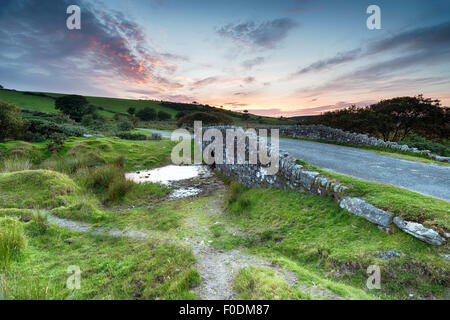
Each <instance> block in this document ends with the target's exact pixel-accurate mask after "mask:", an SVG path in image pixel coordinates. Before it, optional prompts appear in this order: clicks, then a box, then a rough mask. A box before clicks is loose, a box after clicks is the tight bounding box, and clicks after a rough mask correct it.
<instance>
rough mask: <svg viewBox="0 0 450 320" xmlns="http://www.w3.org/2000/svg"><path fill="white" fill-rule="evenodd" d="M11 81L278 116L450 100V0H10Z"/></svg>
mask: <svg viewBox="0 0 450 320" xmlns="http://www.w3.org/2000/svg"><path fill="white" fill-rule="evenodd" d="M71 4H76V5H79V6H80V7H81V30H68V29H67V27H66V19H67V17H68V15H67V14H66V8H67V7H68V6H69V5H71ZM371 4H376V5H378V6H380V8H381V23H382V29H381V30H368V29H367V27H366V19H367V17H368V16H369V15H368V14H367V13H366V9H367V7H368V6H369V5H371ZM0 84H1V85H3V86H4V87H7V88H13V89H17V90H30V91H31V90H32V91H48V92H63V93H76V94H84V95H93V96H110V97H122V98H133V99H157V100H169V101H181V102H192V101H198V102H199V103H205V104H210V105H214V106H224V107H225V108H227V109H232V110H236V111H239V110H243V109H247V110H249V111H250V112H252V113H256V114H261V115H269V116H280V115H284V116H294V115H309V114H318V113H320V112H323V111H326V110H330V109H336V108H339V107H345V106H347V105H351V104H357V105H368V104H371V103H373V102H376V101H378V100H380V99H385V98H391V97H394V96H403V95H417V94H420V93H423V94H424V95H425V96H426V97H431V98H437V99H440V100H442V103H443V104H444V105H447V106H450V1H448V0H441V1H438V0H436V1H433V0H428V1H415V0H404V1H403V0H388V1H375V0H373V1H360V0H353V1H344V0H341V1H323V0H297V1H296V0H291V1H283V0H279V1H263V0H255V1H250V0H245V1H243V0H239V1H234V0H227V1H223V0H221V1H214V0H209V1H203V0H189V1H187V0H184V1H176V0H173V1H171V0H154V1H149V0H142V1H139V0H108V1H104V2H103V3H102V2H99V1H87V0H86V1H77V0H68V1H66V0H48V1H45V0H40V1H38V0H30V1H25V0H21V1H17V0H0Z"/></svg>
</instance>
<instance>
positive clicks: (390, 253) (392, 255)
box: [377, 250, 402, 260]
mask: <svg viewBox="0 0 450 320" xmlns="http://www.w3.org/2000/svg"><path fill="white" fill-rule="evenodd" d="M401 255H402V254H401V253H400V252H397V251H395V250H389V251H385V252H383V253H381V254H379V255H378V256H377V257H379V258H381V259H383V260H389V259H392V258H399V257H400V256H401Z"/></svg>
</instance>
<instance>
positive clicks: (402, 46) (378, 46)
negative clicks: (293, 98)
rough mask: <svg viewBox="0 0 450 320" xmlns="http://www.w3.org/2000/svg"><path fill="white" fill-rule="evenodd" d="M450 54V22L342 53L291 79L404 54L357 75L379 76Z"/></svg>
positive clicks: (365, 69) (296, 73)
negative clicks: (376, 57) (384, 56)
mask: <svg viewBox="0 0 450 320" xmlns="http://www.w3.org/2000/svg"><path fill="white" fill-rule="evenodd" d="M449 51H450V22H446V23H442V24H439V25H435V26H431V27H424V28H418V29H414V30H410V31H406V32H403V33H400V34H398V35H394V36H391V37H389V38H386V39H382V40H378V41H375V42H371V43H370V44H369V45H367V46H366V47H365V48H356V49H353V50H350V51H347V52H341V53H338V54H337V55H335V56H334V57H331V58H328V59H323V60H318V61H316V62H314V63H312V64H310V65H309V66H306V67H303V68H300V69H299V70H298V71H297V72H295V73H294V74H292V75H291V76H290V78H292V77H295V76H300V75H303V74H305V73H308V72H313V71H321V70H324V69H327V68H331V67H333V66H337V65H340V64H343V63H347V62H352V61H356V60H359V59H362V58H367V57H369V56H373V55H378V54H383V53H394V54H395V53H400V54H402V56H401V57H395V58H391V60H389V61H385V62H380V63H377V64H374V65H372V66H369V67H365V68H363V69H361V70H359V71H358V72H357V74H358V73H359V74H363V75H364V74H368V75H369V76H371V75H372V76H373V75H374V74H375V75H378V74H380V73H385V72H389V73H391V72H393V71H395V70H398V69H403V68H406V67H410V66H414V65H417V64H419V63H420V64H424V63H430V62H431V63H433V60H435V59H437V61H441V62H442V61H444V60H445V61H448V60H446V59H447V58H448V52H449ZM437 61H436V62H437Z"/></svg>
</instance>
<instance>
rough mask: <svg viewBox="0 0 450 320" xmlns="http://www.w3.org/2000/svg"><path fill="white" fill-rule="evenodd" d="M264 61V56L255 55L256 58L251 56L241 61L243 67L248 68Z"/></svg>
mask: <svg viewBox="0 0 450 320" xmlns="http://www.w3.org/2000/svg"><path fill="white" fill-rule="evenodd" d="M264 61H265V58H264V57H256V58H253V59H248V60H245V61H244V62H242V66H243V67H244V68H245V69H248V70H250V69H252V68H253V67H256V66H259V65H261V64H263V63H264Z"/></svg>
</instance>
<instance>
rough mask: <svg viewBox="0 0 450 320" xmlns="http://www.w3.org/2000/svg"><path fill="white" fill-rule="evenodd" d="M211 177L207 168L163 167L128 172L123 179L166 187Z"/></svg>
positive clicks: (199, 166)
mask: <svg viewBox="0 0 450 320" xmlns="http://www.w3.org/2000/svg"><path fill="white" fill-rule="evenodd" d="M210 175H211V172H210V170H209V169H208V167H207V166H203V165H197V166H175V165H170V166H165V167H162V168H157V169H153V170H147V171H137V172H130V173H127V174H126V175H125V178H126V179H128V180H131V181H133V182H135V183H145V182H159V183H162V184H165V185H167V186H169V185H170V183H171V182H172V181H180V180H187V179H192V178H196V177H208V176H210Z"/></svg>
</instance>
